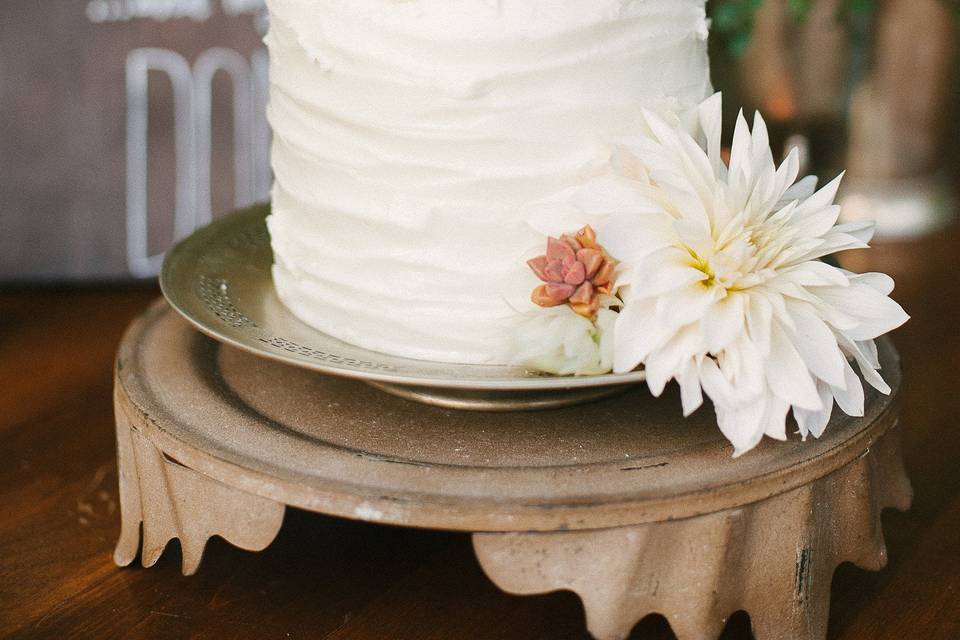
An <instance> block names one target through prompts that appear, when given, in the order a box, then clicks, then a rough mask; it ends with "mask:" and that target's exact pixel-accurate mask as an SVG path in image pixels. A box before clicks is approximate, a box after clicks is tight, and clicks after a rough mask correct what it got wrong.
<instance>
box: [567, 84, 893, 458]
mask: <svg viewBox="0 0 960 640" xmlns="http://www.w3.org/2000/svg"><path fill="white" fill-rule="evenodd" d="M720 107H721V99H720V95H719V94H717V95H715V96H713V97H712V98H710V99H708V100H707V101H705V102H704V103H703V105H702V106H701V107H700V110H699V122H700V128H701V132H700V134H702V135H703V137H704V138H705V145H701V144H700V143H698V142H697V140H696V139H695V138H694V137H693V136H691V135H690V133H688V132H687V131H686V130H685V129H684V128H683V127H681V126H680V124H679V123H678V122H673V123H671V122H667V121H666V120H664V119H662V118H661V117H660V116H658V115H656V114H653V113H645V116H644V118H645V121H646V126H647V127H648V131H645V132H643V133H642V134H640V135H637V136H635V137H632V138H629V139H624V140H620V141H618V143H617V150H616V153H615V158H616V171H615V175H608V176H605V177H600V178H596V179H594V180H592V181H591V182H589V183H588V184H586V185H585V186H584V187H583V188H582V189H581V190H579V191H578V192H577V193H576V194H575V195H574V196H573V204H574V205H576V207H577V209H578V210H579V211H580V213H581V214H582V217H581V221H590V222H593V223H594V225H595V226H596V227H597V229H598V236H599V239H600V241H601V242H602V243H603V244H604V245H605V246H606V248H607V250H608V251H609V252H610V254H611V255H612V256H613V257H614V258H616V259H617V260H618V261H619V262H620V269H619V271H618V276H617V284H618V285H619V286H620V289H619V292H620V297H621V298H622V299H623V303H624V305H623V308H622V310H621V312H620V313H619V315H618V316H617V318H616V325H615V330H614V344H613V350H614V370H615V371H617V372H626V371H630V370H632V369H634V368H635V367H637V366H638V365H639V364H641V363H642V364H644V365H645V367H646V373H647V384H648V385H649V387H650V390H651V391H652V392H653V394H654V395H656V396H659V395H660V394H661V393H662V392H663V389H664V386H665V385H666V384H667V382H669V381H670V380H671V379H675V380H676V381H677V382H678V383H679V386H680V390H681V394H682V401H683V410H684V414H685V415H689V414H690V413H692V412H693V411H695V410H696V409H697V408H698V407H699V406H700V405H701V404H702V402H703V393H706V394H707V396H709V397H710V399H711V400H712V401H713V404H714V407H715V409H716V414H717V420H718V423H719V426H720V429H721V431H722V432H723V433H724V435H725V436H726V437H727V438H728V439H729V440H730V441H731V442H732V443H733V445H734V455H740V454H742V453H744V452H746V451H748V450H749V449H751V448H753V447H754V446H756V444H757V443H758V442H759V441H760V440H761V439H762V437H763V436H764V434H766V435H768V436H770V437H773V438H777V439H785V438H786V420H787V415H788V413H789V412H790V410H791V409H792V410H793V415H794V417H795V419H796V422H797V425H798V426H799V430H800V433H801V434H802V435H803V436H804V437H806V435H807V434H808V433H810V434H813V435H814V436H815V437H819V436H820V435H821V434H822V433H823V430H824V428H825V427H826V425H827V422H828V421H829V419H830V414H831V411H832V409H833V404H834V401H836V403H837V405H839V407H840V408H841V409H842V410H843V411H844V412H846V413H847V414H849V415H851V416H861V415H863V409H864V392H863V386H862V384H861V381H860V378H859V377H858V376H857V374H856V373H855V372H854V370H853V368H852V367H851V364H850V361H851V360H853V361H855V362H856V363H857V365H858V367H859V369H860V373H861V374H862V376H863V378H864V379H865V380H866V381H867V382H868V383H870V384H871V385H872V386H873V387H875V388H876V389H878V390H879V391H881V392H883V393H889V391H890V389H889V387H888V386H887V385H886V384H885V383H884V381H883V379H882V378H881V377H880V375H879V373H877V370H878V369H879V368H880V363H879V361H878V358H877V348H876V345H875V344H874V339H875V338H877V337H878V336H880V335H882V334H884V333H886V332H888V331H890V330H892V329H894V328H896V327H898V326H900V325H901V324H903V323H904V322H905V321H906V320H907V318H908V316H907V314H906V313H905V312H904V311H903V309H902V308H901V307H900V305H898V304H897V303H896V302H894V301H893V300H891V299H890V298H889V297H888V294H889V293H890V292H891V290H892V289H893V281H892V280H891V279H890V278H889V277H888V276H886V275H883V274H879V273H868V274H863V275H857V274H854V273H851V272H849V271H845V270H843V269H839V268H837V267H833V266H830V265H829V264H827V263H825V262H822V261H820V260H819V258H821V257H823V256H826V255H828V254H832V253H834V252H837V251H842V250H845V249H857V248H865V247H867V242H868V241H869V239H870V237H871V235H872V225H870V224H866V223H854V224H839V225H838V224H837V218H838V215H839V213H840V207H839V206H838V205H835V204H834V197H835V196H836V192H837V188H838V186H839V182H840V178H837V179H836V180H834V181H833V182H831V183H829V184H828V185H826V186H824V187H823V188H822V189H820V190H819V191H816V192H815V188H816V179H815V178H805V179H803V180H801V181H799V182H796V179H797V174H798V171H799V162H798V159H797V155H796V153H791V154H790V155H789V157H787V159H786V160H785V161H784V162H783V164H782V165H781V166H780V167H779V168H778V167H777V166H776V165H775V163H774V160H773V156H772V154H771V151H770V144H769V140H768V137H767V129H766V125H765V124H764V122H763V119H762V118H761V117H760V115H759V114H758V115H757V116H756V118H755V120H754V125H753V131H752V132H751V131H750V130H749V128H748V126H747V122H746V120H745V119H744V118H743V115H742V113H741V115H740V117H739V119H738V121H737V126H736V130H735V133H734V138H733V146H732V150H731V154H730V161H729V168H728V167H727V166H726V165H725V164H724V162H723V160H722V159H721V155H720V129H721V109H720Z"/></svg>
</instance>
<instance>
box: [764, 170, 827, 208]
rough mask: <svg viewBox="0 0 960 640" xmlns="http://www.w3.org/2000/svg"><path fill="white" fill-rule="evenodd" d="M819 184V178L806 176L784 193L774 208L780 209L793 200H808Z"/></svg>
mask: <svg viewBox="0 0 960 640" xmlns="http://www.w3.org/2000/svg"><path fill="white" fill-rule="evenodd" d="M817 182H818V179H817V176H806V177H804V178H802V179H800V180H798V181H797V182H795V183H794V184H793V186H791V187H790V188H789V189H787V190H786V191H784V192H783V195H782V196H781V197H780V201H779V202H778V203H777V204H776V205H774V208H775V209H779V208H780V207H782V206H783V205H785V204H787V203H788V202H790V201H791V200H806V199H807V198H809V197H810V196H812V195H813V194H814V193H815V192H816V190H817Z"/></svg>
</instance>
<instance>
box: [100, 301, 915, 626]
mask: <svg viewBox="0 0 960 640" xmlns="http://www.w3.org/2000/svg"><path fill="white" fill-rule="evenodd" d="M881 359H882V362H883V363H884V373H885V375H886V377H887V380H888V381H889V382H890V383H891V385H892V386H893V387H894V390H895V391H894V395H893V396H892V397H885V396H880V395H878V394H875V393H868V400H867V412H866V413H867V415H866V416H865V417H863V418H860V419H851V418H847V417H846V416H839V415H838V416H836V417H835V419H834V421H833V423H832V424H831V425H830V427H829V428H828V431H827V434H826V435H825V437H824V438H823V439H821V440H810V441H807V442H805V443H801V442H799V441H797V440H791V441H790V442H764V443H763V444H761V446H760V447H758V448H757V449H755V450H754V451H752V452H751V453H749V454H747V455H745V456H743V457H741V458H739V459H737V460H733V459H732V458H731V457H730V454H731V450H730V448H729V446H728V445H727V443H726V442H725V441H724V440H723V438H722V436H720V434H719V432H718V431H717V429H716V425H715V422H714V417H713V415H712V412H711V411H710V410H709V409H707V408H705V409H703V410H701V411H700V412H699V413H698V414H697V415H695V416H694V417H692V418H690V419H686V420H684V419H683V418H682V417H681V416H680V415H679V412H678V410H677V407H678V406H679V402H677V401H676V399H675V398H673V399H671V398H665V399H661V400H654V399H652V398H650V397H649V394H647V392H646V391H645V389H642V388H638V389H637V390H636V391H633V392H630V393H628V394H626V395H623V396H620V397H618V398H614V399H611V400H606V401H603V402H599V403H594V404H589V405H583V406H580V407H573V408H568V409H561V410H553V411H542V412H535V413H515V414H484V413H472V412H458V411H451V410H445V409H440V408H436V407H429V406H424V405H419V404H415V403H412V402H408V401H405V400H402V399H399V398H394V397H392V396H389V395H386V394H383V393H381V392H379V391H376V390H375V389H372V388H370V387H368V386H365V385H363V384H361V383H357V382H351V381H346V380H339V379H335V378H329V377H325V376H321V375H318V374H314V373H310V372H306V371H302V370H298V369H293V368H289V367H286V366H284V365H280V364H276V363H273V362H269V361H266V360H261V359H257V358H254V357H252V356H249V355H247V354H244V353H241V352H239V351H236V350H233V349H229V348H227V347H221V346H220V345H218V344H217V343H214V342H212V341H210V340H209V339H207V338H204V337H203V336H201V335H199V334H198V333H196V332H195V331H193V330H192V329H191V328H190V327H189V326H188V325H187V324H186V323H185V322H184V321H182V320H181V319H180V318H179V317H178V316H176V315H175V314H174V313H173V312H172V311H170V310H169V309H168V308H167V307H166V306H165V305H164V304H163V303H158V304H157V305H155V306H154V307H153V308H152V309H151V310H150V311H149V312H148V313H147V314H146V315H145V316H144V317H143V318H141V319H140V320H138V321H137V322H136V323H135V324H134V325H133V326H131V328H130V329H129V330H128V333H127V335H126V337H125V339H124V342H123V344H122V346H121V348H120V353H119V355H118V359H117V380H116V394H115V399H116V416H117V444H118V447H117V451H118V458H119V469H120V499H121V508H122V520H123V525H122V531H121V534H120V541H119V543H118V544H117V549H116V552H115V554H114V557H115V560H116V562H117V564H119V565H128V564H130V563H132V562H133V561H134V560H135V558H136V556H137V553H138V551H140V549H141V542H142V551H140V555H141V558H142V562H143V564H144V566H151V565H152V564H153V563H155V562H156V561H157V559H158V558H159V556H160V555H161V554H162V553H163V550H164V547H165V546H166V544H167V542H169V541H170V540H171V539H173V538H178V539H179V540H180V543H181V547H182V549H183V563H182V566H183V573H184V574H186V575H189V574H192V573H194V572H195V571H196V570H197V568H198V566H199V564H200V559H201V556H202V554H203V549H204V546H205V545H206V542H207V540H208V539H209V538H210V536H212V535H220V536H222V537H224V538H225V539H227V540H228V541H230V542H231V543H233V544H235V545H237V546H239V547H242V548H244V549H250V550H259V549H263V548H264V547H266V546H267V545H269V544H270V542H271V541H272V540H273V539H274V537H275V536H276V534H277V532H278V530H279V528H280V525H281V522H282V520H283V513H284V509H285V507H286V506H287V505H290V506H294V507H299V508H303V509H308V510H311V511H316V512H321V513H326V514H331V515H336V516H342V517H346V518H354V519H360V520H368V521H373V522H380V523H388V524H394V525H400V526H416V527H430V528H437V529H454V530H463V531H468V532H472V533H473V541H474V549H475V550H476V553H477V557H478V558H479V560H480V563H481V564H482V566H483V568H484V570H485V571H486V572H487V574H488V575H489V576H490V578H491V579H493V581H494V582H495V583H496V584H497V585H499V586H500V587H501V588H503V589H505V590H506V591H509V592H511V593H518V594H529V593H542V592H546V591H553V590H557V589H570V590H572V591H574V592H576V593H577V594H578V595H579V596H580V598H581V600H582V601H583V604H584V608H585V610H586V617H587V625H588V627H589V630H590V632H591V633H592V634H593V635H594V636H595V637H597V638H598V639H601V640H614V639H619V638H625V637H627V636H628V635H629V633H630V630H631V628H632V627H633V625H634V624H635V623H636V622H637V621H638V620H640V619H641V618H643V617H644V616H646V615H647V614H649V613H654V612H657V613H662V614H663V615H665V616H666V618H667V619H668V620H669V622H670V625H671V626H672V628H673V630H674V631H675V632H676V634H677V636H678V637H679V638H680V639H681V640H701V639H702V640H713V639H714V638H716V637H717V636H718V635H719V634H720V633H721V630H722V629H723V626H724V624H725V623H726V620H727V618H728V616H729V615H730V614H732V613H734V612H735V611H738V610H740V609H744V610H746V611H747V612H748V613H749V614H750V616H751V620H752V624H753V629H754V633H755V635H756V637H757V638H758V639H759V640H773V639H784V640H786V639H790V640H806V639H820V638H824V637H825V635H826V624H827V612H828V608H829V600H830V582H831V578H832V575H833V571H834V569H835V568H836V566H837V565H838V564H839V563H841V562H844V561H850V562H853V563H855V564H857V565H858V566H860V567H863V568H866V569H880V568H881V567H883V566H884V564H885V563H886V551H885V547H884V542H883V535H882V531H881V526H880V512H881V511H882V510H883V509H884V508H886V507H896V508H898V509H906V508H907V507H908V506H909V504H910V499H911V489H910V484H909V481H908V480H907V478H906V475H905V473H904V470H903V467H902V463H901V457H900V449H899V434H898V431H897V429H895V427H896V423H897V414H896V411H897V407H896V402H895V398H896V390H897V389H899V384H900V373H899V368H898V364H897V358H896V354H895V353H894V352H893V350H892V348H891V347H890V345H889V344H886V343H884V344H882V345H881ZM141 525H142V540H141V533H140V531H141Z"/></svg>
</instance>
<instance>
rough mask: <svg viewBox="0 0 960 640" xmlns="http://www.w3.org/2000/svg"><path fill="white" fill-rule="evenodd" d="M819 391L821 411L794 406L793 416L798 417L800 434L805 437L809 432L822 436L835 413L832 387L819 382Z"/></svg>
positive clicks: (814, 435)
mask: <svg viewBox="0 0 960 640" xmlns="http://www.w3.org/2000/svg"><path fill="white" fill-rule="evenodd" d="M817 391H818V392H819V394H820V401H821V402H822V403H823V409H820V410H819V411H809V410H807V409H801V408H800V407H794V408H793V417H794V418H795V419H796V421H797V427H798V429H799V430H800V435H801V436H803V438H804V439H806V438H807V434H808V433H809V434H811V435H812V436H813V437H814V438H819V437H820V436H822V435H823V432H824V431H825V430H826V428H827V425H828V424H829V423H830V416H831V414H832V413H833V392H831V390H830V387H829V386H828V385H827V384H825V383H823V382H818V383H817Z"/></svg>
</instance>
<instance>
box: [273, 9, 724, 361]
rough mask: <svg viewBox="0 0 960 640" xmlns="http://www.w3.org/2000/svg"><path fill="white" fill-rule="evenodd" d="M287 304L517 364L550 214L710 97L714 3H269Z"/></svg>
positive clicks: (278, 240) (379, 340) (437, 354)
mask: <svg viewBox="0 0 960 640" xmlns="http://www.w3.org/2000/svg"><path fill="white" fill-rule="evenodd" d="M268 6H269V8H270V32H269V34H268V36H267V38H266V43H267V45H268V47H269V49H270V58H271V65H270V77H271V90H270V108H269V118H270V122H271V124H272V126H273V132H274V143H273V168H274V173H275V176H276V182H275V185H274V190H273V215H272V216H271V217H270V219H269V221H268V224H269V229H270V234H271V237H272V243H273V249H274V254H275V259H276V264H275V266H274V274H273V275H274V282H275V284H276V287H277V291H278V292H279V295H280V298H281V300H283V302H284V303H285V304H286V305H287V306H288V307H289V308H290V309H291V310H292V311H293V312H294V313H295V314H296V315H297V316H298V317H300V318H301V319H302V320H304V321H305V322H307V323H308V324H311V325H313V326H314V327H316V328H318V329H320V330H321V331H323V332H325V333H328V334H330V335H333V336H336V337H338V338H340V339H342V340H345V341H347V342H351V343H354V344H357V345H360V346H363V347H366V348H370V349H374V350H378V351H383V352H386V353H391V354H396V355H401V356H407V357H412V358H421V359H429V360H438V361H450V362H498V363H499V362H506V361H507V360H508V359H509V354H508V345H509V343H510V332H511V331H512V329H513V327H514V324H515V323H516V321H517V312H516V310H515V308H514V307H513V306H512V301H522V300H526V299H527V298H528V297H529V293H530V291H531V290H532V289H533V288H534V287H535V286H536V284H537V283H536V279H535V277H534V276H533V275H532V274H531V273H530V272H529V270H528V269H527V267H526V266H525V265H524V264H523V260H522V258H523V257H524V256H526V255H528V254H529V253H530V250H531V248H539V246H538V245H539V244H541V243H542V241H543V239H542V238H541V237H539V236H538V235H537V234H536V233H534V232H533V231H532V230H531V229H530V228H529V226H528V225H527V224H526V221H525V219H524V215H523V213H522V212H523V210H524V208H525V206H526V205H527V204H529V203H531V202H534V201H538V200H541V199H543V198H545V197H548V196H549V195H551V194H554V193H556V192H558V191H561V190H563V189H566V188H568V187H571V186H573V185H576V184H578V183H580V182H582V181H583V180H584V179H585V178H587V177H590V176H592V175H596V174H597V173H601V172H603V171H604V170H605V168H606V167H607V166H608V164H609V152H608V151H607V149H606V147H605V145H604V144H603V140H604V139H605V138H607V137H609V136H611V135H616V134H617V133H623V132H628V131H630V129H631V128H632V126H633V125H634V123H635V122H636V121H637V118H638V115H639V110H640V108H641V107H642V106H647V107H653V108H672V109H682V108H686V107H690V106H693V105H695V104H697V103H699V102H700V101H701V100H702V99H703V98H705V97H706V96H707V95H709V93H710V91H711V89H710V79H709V68H708V67H709V65H708V61H707V54H706V33H707V21H706V18H705V15H704V0H268Z"/></svg>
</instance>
